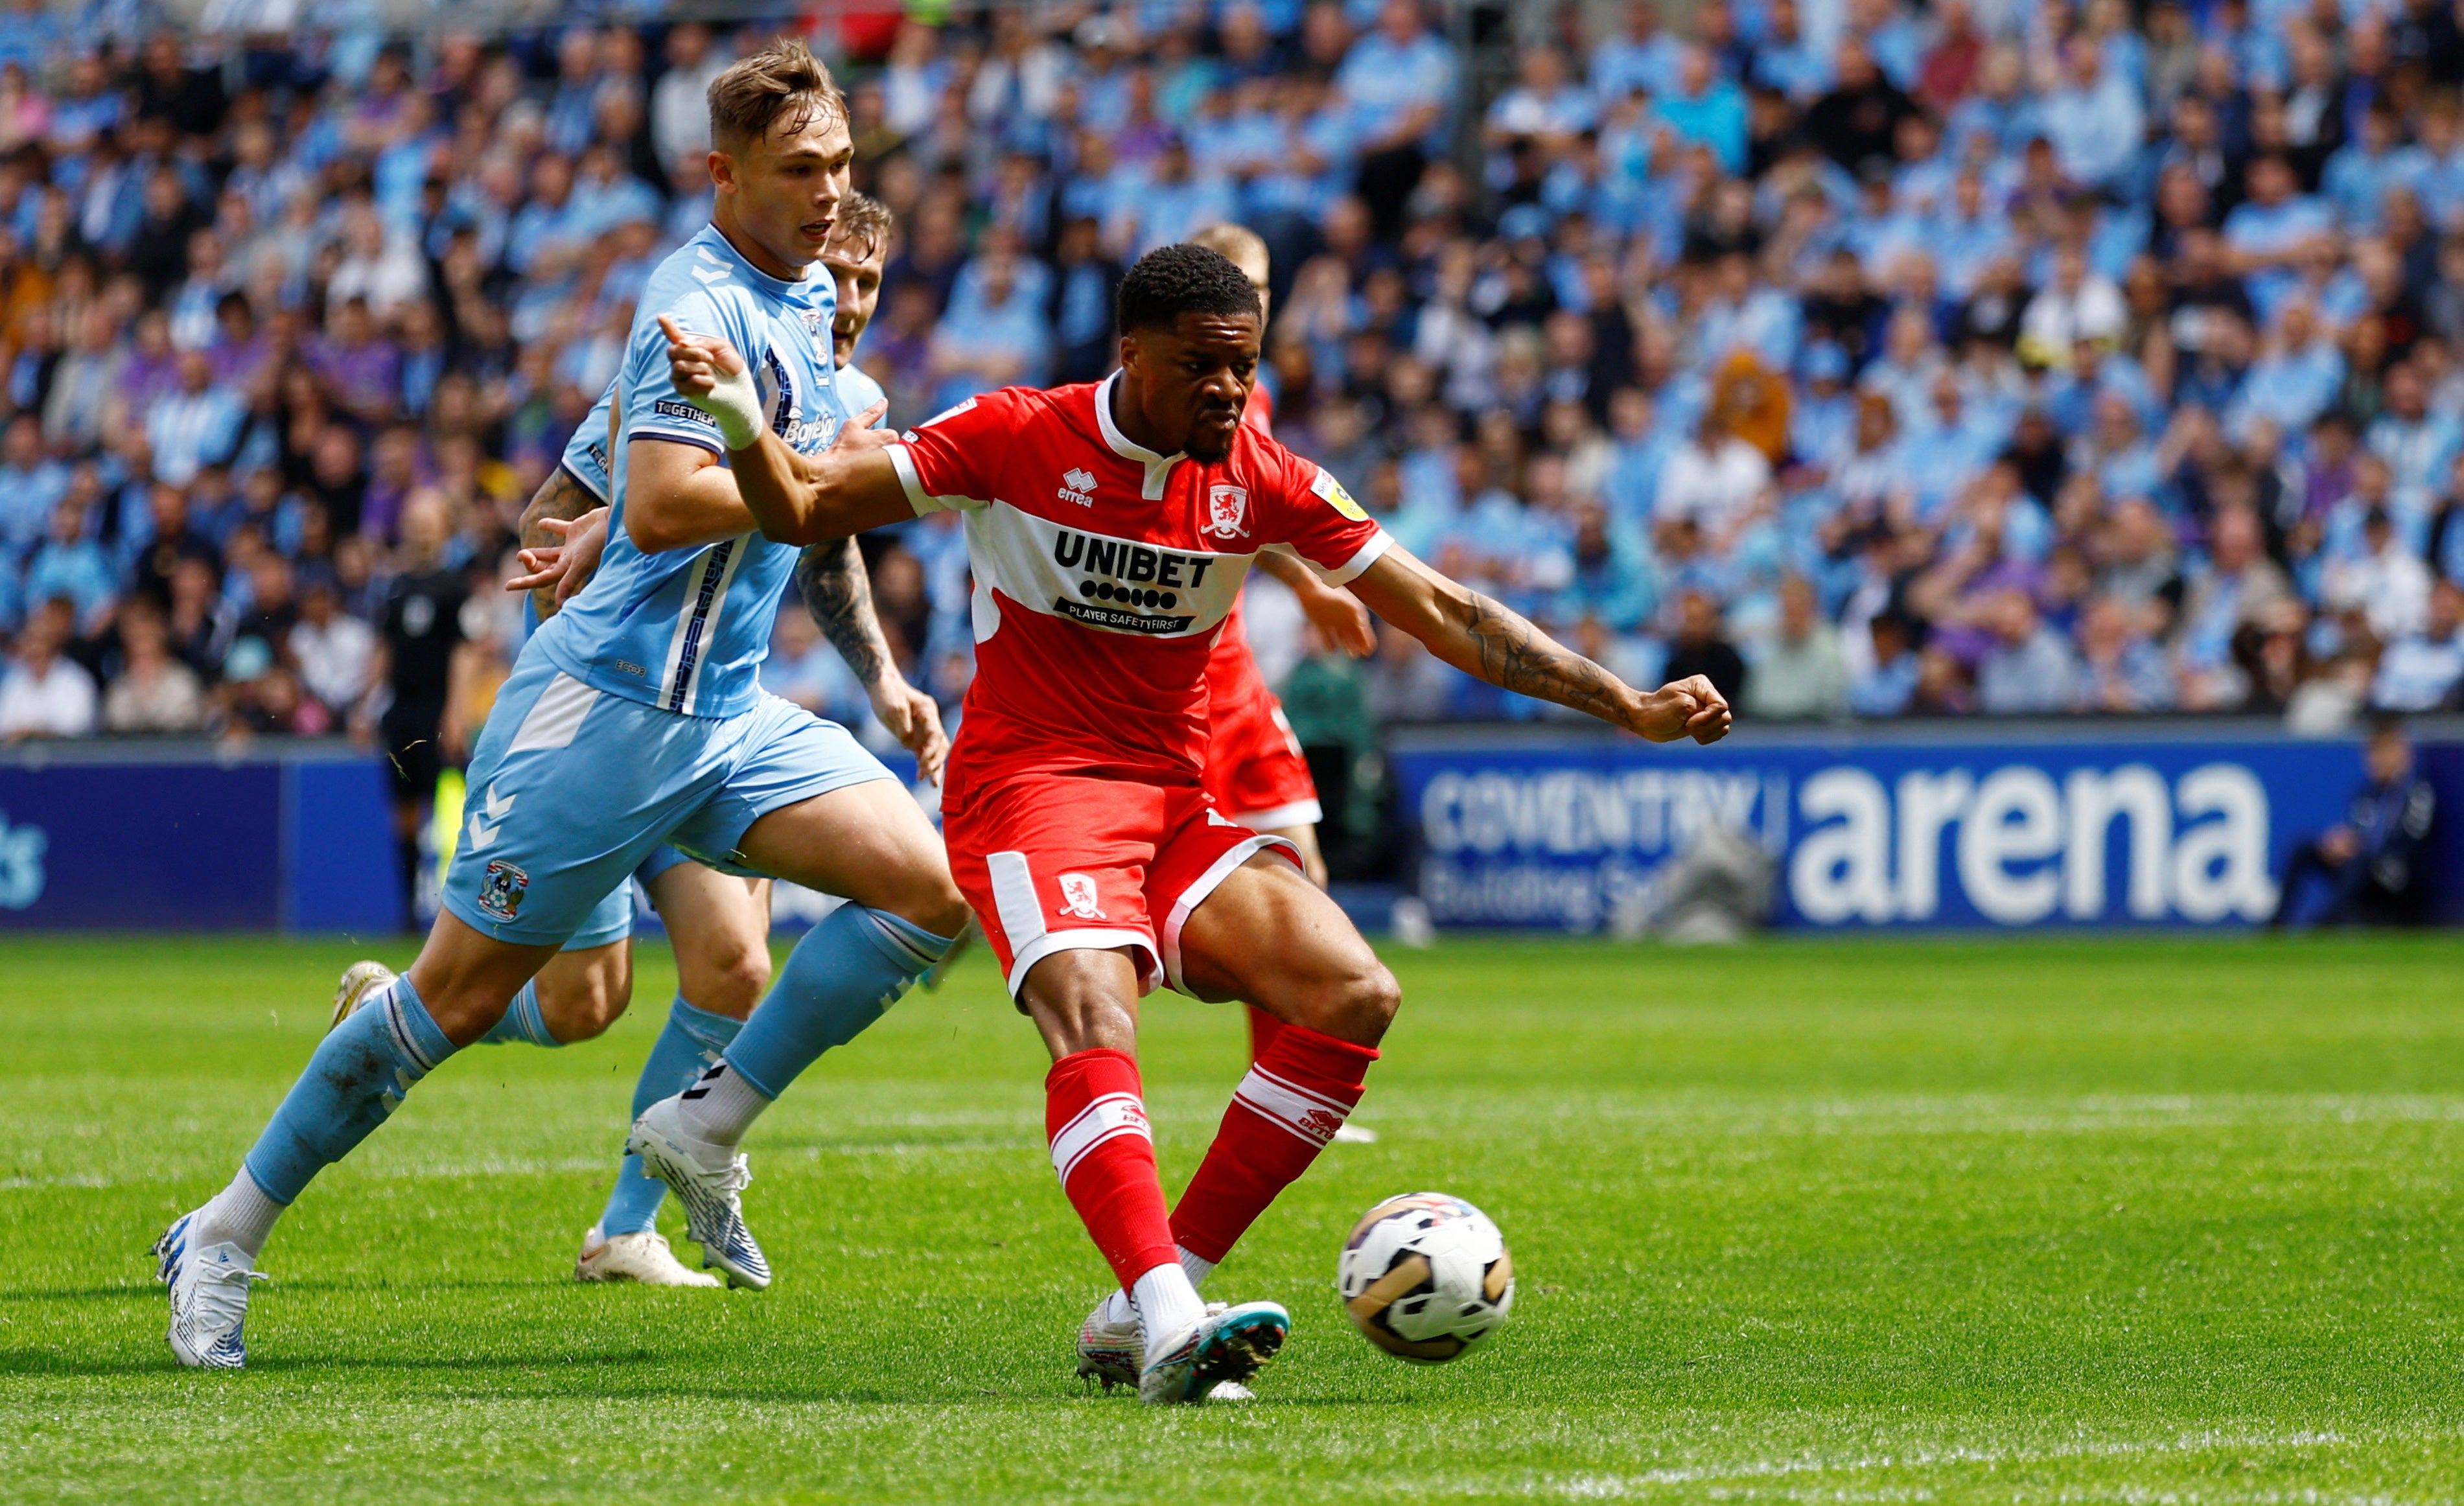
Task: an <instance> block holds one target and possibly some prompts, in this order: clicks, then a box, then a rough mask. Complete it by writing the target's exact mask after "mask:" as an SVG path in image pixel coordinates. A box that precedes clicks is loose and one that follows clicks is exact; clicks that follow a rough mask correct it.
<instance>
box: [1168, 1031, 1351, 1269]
mask: <svg viewBox="0 0 2464 1506" xmlns="http://www.w3.org/2000/svg"><path fill="white" fill-rule="evenodd" d="M1376 1059H1377V1050H1376V1048H1375V1047H1374V1046H1355V1045H1353V1043H1352V1042H1350V1041H1348V1040H1337V1039H1335V1038H1334V1037H1332V1036H1321V1035H1319V1034H1318V1033H1317V1032H1316V1031H1313V1030H1310V1029H1309V1028H1308V1027H1307V1026H1303V1025H1280V1026H1278V1027H1277V1028H1276V1030H1275V1032H1274V1034H1273V1036H1272V1037H1270V1039H1269V1040H1268V1042H1267V1044H1266V1046H1265V1050H1264V1051H1262V1052H1260V1053H1259V1056H1258V1060H1257V1063H1256V1065H1254V1066H1252V1067H1250V1068H1249V1075H1248V1076H1247V1077H1245V1078H1243V1079H1242V1080H1241V1085H1240V1087H1238V1088H1236V1089H1235V1090H1234V1091H1233V1094H1232V1106H1231V1107H1229V1108H1227V1109H1225V1110H1224V1111H1223V1124H1222V1127H1221V1128H1220V1129H1218V1130H1217V1131H1216V1132H1215V1144H1213V1145H1211V1146H1207V1147H1206V1159H1205V1160H1204V1161H1203V1162H1200V1163H1199V1168H1198V1175H1196V1176H1194V1177H1192V1178H1190V1179H1189V1190H1187V1191H1184V1192H1183V1193H1181V1194H1180V1206H1179V1207H1177V1208H1176V1209H1174V1210H1173V1211H1172V1233H1173V1238H1174V1239H1175V1240H1176V1241H1177V1242H1178V1243H1179V1244H1180V1245H1181V1247H1182V1248H1184V1249H1186V1250H1187V1251H1188V1252H1189V1253H1190V1254H1192V1255H1197V1256H1199V1258H1200V1259H1203V1260H1210V1261H1220V1260H1221V1259H1222V1258H1223V1256H1224V1254H1225V1253H1226V1252H1227V1251H1229V1250H1230V1249H1231V1248H1232V1245H1233V1242H1234V1241H1235V1240H1238V1239H1239V1238H1240V1237H1241V1236H1242V1234H1243V1233H1246V1232H1247V1231H1248V1228H1249V1226H1250V1225H1251V1224H1253V1223H1255V1222H1256V1221H1257V1218H1258V1215H1259V1214H1260V1213H1263V1212H1265V1211H1266V1205H1267V1204H1269V1203H1271V1202H1273V1201H1274V1200H1275V1195H1276V1194H1277V1193H1279V1192H1281V1191H1282V1190H1284V1189H1285V1188H1287V1187H1289V1186H1291V1184H1292V1183H1293V1182H1294V1181H1295V1180H1296V1179H1297V1178H1298V1177H1299V1176H1300V1174H1301V1173H1302V1172H1304V1171H1306V1170H1308V1169H1309V1163H1310V1162H1312V1161H1315V1160H1316V1159H1317V1153H1318V1152H1319V1151H1321V1150H1323V1149H1325V1148H1326V1143H1327V1142H1328V1141H1330V1140H1332V1139H1333V1138H1334V1132H1335V1131H1336V1130H1337V1129H1340V1128H1341V1127H1343V1122H1344V1120H1345V1119H1346V1118H1348V1117H1349V1116H1350V1115H1351V1113H1352V1109H1353V1105H1354V1104H1356V1103H1358V1102H1360V1081H1361V1079H1362V1078H1364V1077H1366V1076H1367V1075H1368V1073H1369V1063H1371V1062H1373V1061H1375V1060H1376Z"/></svg>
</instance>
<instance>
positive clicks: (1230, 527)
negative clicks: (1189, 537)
mask: <svg viewBox="0 0 2464 1506" xmlns="http://www.w3.org/2000/svg"><path fill="white" fill-rule="evenodd" d="M1199 533H1202V534H1210V535H1214V536H1215V537H1217V538H1246V537H1248V536H1249V489H1248V488H1246V487H1225V486H1214V487H1208V488H1207V489H1206V526H1205V527H1204V528H1202V529H1200V530H1199Z"/></svg>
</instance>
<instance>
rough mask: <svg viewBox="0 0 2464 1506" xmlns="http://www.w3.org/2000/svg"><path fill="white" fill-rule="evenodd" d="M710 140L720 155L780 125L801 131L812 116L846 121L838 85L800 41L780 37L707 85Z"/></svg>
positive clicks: (822, 63)
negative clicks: (784, 123)
mask: <svg viewBox="0 0 2464 1506" xmlns="http://www.w3.org/2000/svg"><path fill="white" fill-rule="evenodd" d="M708 98H709V99H710V139H711V142H712V144H714V145H715V146H717V147H718V148H719V149H720V150H722V151H724V150H727V149H729V148H730V147H733V146H741V145H744V144H746V143H748V142H758V141H759V140H760V139H761V138H762V137H764V136H766V135H768V134H769V133H770V131H771V130H772V129H773V128H774V127H776V126H777V125H778V124H779V123H780V122H781V120H786V121H788V122H789V124H788V127H787V128H788V130H790V131H800V130H802V129H803V128H804V126H805V125H806V124H807V123H808V122H810V121H811V120H813V118H814V117H816V116H820V117H822V118H824V119H828V118H831V117H836V118H837V119H840V120H845V119H847V98H846V97H845V96H843V95H841V94H840V93H839V86H838V82H837V80H835V79H833V78H832V77H831V76H830V70H829V68H828V66H827V65H826V64H825V63H824V62H823V61H822V60H821V59H820V58H818V57H815V56H814V55H813V50H812V49H811V48H809V47H806V46H805V45H804V39H803V37H801V36H782V37H780V38H778V39H777V40H776V41H773V42H772V43H771V44H770V45H769V46H767V47H765V48H763V49H761V51H759V52H758V53H755V54H754V55H751V56H750V57H744V58H739V59H737V61H736V62H735V63H732V64H730V65H729V67H728V69H727V71H726V72H724V73H722V74H720V75H719V76H717V77H715V78H714V79H712V80H711V81H710V90H709V94H708Z"/></svg>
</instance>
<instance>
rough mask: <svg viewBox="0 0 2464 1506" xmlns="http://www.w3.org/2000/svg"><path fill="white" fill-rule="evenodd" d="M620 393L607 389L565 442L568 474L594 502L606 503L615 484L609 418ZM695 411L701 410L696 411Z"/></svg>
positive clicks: (611, 384) (564, 461) (612, 385)
mask: <svg viewBox="0 0 2464 1506" xmlns="http://www.w3.org/2000/svg"><path fill="white" fill-rule="evenodd" d="M616 391H617V387H616V383H614V382H609V383H608V385H607V390H606V391H605V392H603V393H601V394H600V395H599V401H598V403H597V404H593V405H592V407H591V409H590V416H589V417H588V418H585V419H583V421H582V426H581V427H579V428H577V429H575V430H574V431H573V437H572V438H571V439H568V440H566V441H565V442H564V454H563V455H562V456H561V457H560V463H561V465H562V466H563V467H564V469H565V472H566V474H568V475H570V476H572V477H573V479H574V480H575V481H576V482H577V483H579V484H580V485H581V487H582V490H583V491H587V492H589V493H590V497H591V500H592V501H594V502H601V503H604V502H605V501H606V500H607V489H608V487H609V486H610V485H611V484H612V483H610V482H609V480H608V479H607V478H608V474H609V471H608V465H607V440H608V430H607V417H608V410H609V409H610V408H612V407H613V406H614V405H615V403H616ZM693 411H695V412H699V411H701V410H700V409H698V408H696V409H694V410H693Z"/></svg>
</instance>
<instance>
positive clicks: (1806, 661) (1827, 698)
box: [1713, 576, 1848, 721]
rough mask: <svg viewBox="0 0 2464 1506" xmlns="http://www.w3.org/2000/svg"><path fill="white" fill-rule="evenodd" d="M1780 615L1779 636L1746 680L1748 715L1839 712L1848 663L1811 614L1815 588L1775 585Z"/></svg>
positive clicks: (1844, 704) (1829, 631)
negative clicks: (1777, 587) (1778, 589)
mask: <svg viewBox="0 0 2464 1506" xmlns="http://www.w3.org/2000/svg"><path fill="white" fill-rule="evenodd" d="M1779 611H1780V616H1779V632H1778V633H1777V634H1776V635H1775V636H1774V637H1773V638H1772V640H1771V646H1770V647H1769V648H1767V649H1765V650H1764V652H1763V654H1762V656H1761V657H1760V658H1758V659H1756V660H1755V661H1754V666H1753V676H1752V678H1751V680H1750V681H1749V682H1748V685H1749V689H1748V693H1747V696H1746V701H1745V710H1746V712H1747V714H1749V715H1751V716H1757V717H1769V718H1771V719H1772V720H1774V721H1787V720H1795V719H1800V718H1805V717H1815V716H1838V715H1840V714H1842V713H1843V712H1845V711H1846V710H1847V709H1848V662H1847V660H1846V659H1845V658H1844V657H1842V656H1841V654H1840V652H1839V637H1838V634H1837V632H1835V631H1834V630H1833V628H1832V626H1831V624H1830V623H1828V622H1823V621H1822V620H1821V618H1820V617H1819V616H1818V615H1816V612H1815V600H1814V587H1813V586H1812V585H1810V584H1808V583H1807V582H1806V580H1805V578H1803V577H1801V576H1791V577H1789V578H1787V579H1786V580H1784V581H1782V582H1780V591H1779ZM1713 683H1714V684H1717V683H1718V682H1717V681H1714V682H1713Z"/></svg>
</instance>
